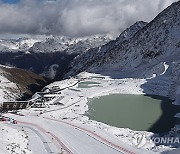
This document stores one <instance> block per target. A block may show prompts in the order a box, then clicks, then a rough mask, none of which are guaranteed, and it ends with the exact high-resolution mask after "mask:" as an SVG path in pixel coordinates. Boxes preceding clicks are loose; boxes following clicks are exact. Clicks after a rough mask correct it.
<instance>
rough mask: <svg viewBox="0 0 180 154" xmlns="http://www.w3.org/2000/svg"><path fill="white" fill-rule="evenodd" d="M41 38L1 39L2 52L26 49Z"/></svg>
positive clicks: (0, 47) (0, 49)
mask: <svg viewBox="0 0 180 154" xmlns="http://www.w3.org/2000/svg"><path fill="white" fill-rule="evenodd" d="M39 41H41V40H39V39H32V38H19V39H17V40H16V39H0V52H18V51H26V50H28V49H29V48H31V47H32V46H33V45H34V43H36V42H39Z"/></svg>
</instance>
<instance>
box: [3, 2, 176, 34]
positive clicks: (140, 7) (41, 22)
mask: <svg viewBox="0 0 180 154" xmlns="http://www.w3.org/2000/svg"><path fill="white" fill-rule="evenodd" d="M175 1H177V0H0V35H8V34H14V35H20V34H28V35H65V36H69V37H83V36H89V35H95V34H112V35H114V36H118V35H119V34H120V33H121V32H122V31H123V30H124V29H125V28H127V27H129V26H130V25H132V24H133V23H135V22H136V21H147V22H149V21H151V20H152V19H153V18H154V17H155V16H156V15H157V14H158V13H159V12H161V11H162V10H163V9H164V8H166V7H167V6H168V5H170V4H171V3H173V2H175Z"/></svg>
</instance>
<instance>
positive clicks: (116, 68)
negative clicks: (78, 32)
mask: <svg viewBox="0 0 180 154" xmlns="http://www.w3.org/2000/svg"><path fill="white" fill-rule="evenodd" d="M179 8H180V1H179V2H176V3H173V4H172V5H171V6H169V7H168V8H167V9H165V10H164V11H163V12H161V13H160V14H159V15H158V16H157V17H156V18H155V19H154V20H152V21H151V22H150V23H148V24H146V23H143V22H140V23H136V24H134V25H133V26H131V27H130V28H128V29H127V30H125V31H124V32H123V33H122V34H121V35H120V36H119V38H117V39H116V41H111V42H110V43H108V44H106V45H104V46H102V47H99V48H96V49H90V50H89V51H88V52H87V53H85V54H82V55H80V56H79V57H77V58H76V59H75V60H74V61H73V63H72V64H71V70H70V72H69V73H68V74H67V76H69V75H70V76H72V75H76V74H78V73H80V72H82V71H85V70H86V71H88V72H95V73H96V72H97V73H101V74H103V75H110V76H112V77H115V78H129V77H130V78H147V79H148V83H147V84H145V85H144V91H145V93H146V91H147V92H151V93H153V91H151V90H150V89H149V90H148V87H151V85H152V84H151V83H157V85H159V84H160V83H161V81H162V82H163V81H164V79H165V80H166V81H169V82H168V83H169V85H167V86H168V89H166V92H162V94H163V95H166V96H169V97H171V98H172V99H175V98H177V96H176V95H179V91H178V88H177V87H178V85H179V76H178V72H179V70H178V69H177V68H179V66H178V65H179V61H180V55H179V50H180V45H179V43H180V42H179V40H180V26H179V25H180V9H179ZM137 25H141V26H138V27H137ZM134 27H135V28H134ZM136 27H137V28H136ZM131 29H132V30H131ZM131 31H132V32H133V33H130V32H131ZM126 36H128V37H126ZM118 40H120V41H118ZM117 42H118V43H117ZM164 64H166V65H164ZM166 66H168V68H167V67H166ZM161 70H163V72H162V71H161ZM150 78H152V79H150ZM154 85H156V84H154ZM154 88H155V89H156V88H157V89H159V88H160V87H154ZM161 88H162V91H164V89H163V87H161ZM157 92H159V90H157ZM154 93H156V90H154ZM159 94H161V93H159ZM177 103H178V102H177V101H176V104H177ZM179 104H180V102H179Z"/></svg>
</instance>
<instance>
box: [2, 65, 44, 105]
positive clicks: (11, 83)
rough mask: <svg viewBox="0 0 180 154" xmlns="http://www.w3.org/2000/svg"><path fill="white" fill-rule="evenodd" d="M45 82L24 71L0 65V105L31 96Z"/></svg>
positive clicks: (39, 77)
mask: <svg viewBox="0 0 180 154" xmlns="http://www.w3.org/2000/svg"><path fill="white" fill-rule="evenodd" d="M46 83H47V81H46V79H44V78H43V77H41V76H39V75H36V74H34V73H32V72H28V71H25V70H21V69H17V68H13V67H7V66H3V65H0V103H2V102H3V101H14V100H17V99H20V98H23V97H27V96H31V95H32V94H33V93H34V92H35V91H36V90H38V89H39V90H40V89H41V88H42V87H43V86H44V85H46Z"/></svg>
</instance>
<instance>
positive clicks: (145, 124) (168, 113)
mask: <svg viewBox="0 0 180 154" xmlns="http://www.w3.org/2000/svg"><path fill="white" fill-rule="evenodd" d="M179 109H180V108H179V107H178V106H175V105H172V100H170V99H168V98H166V97H161V96H154V95H146V96H145V95H129V94H113V95H108V96H102V97H100V98H95V99H93V100H92V101H91V102H90V103H89V111H88V113H87V115H88V117H89V118H90V119H93V120H96V121H100V122H103V123H106V124H108V125H112V126H116V127H119V128H130V129H133V130H141V131H143V130H145V131H151V132H156V133H162V132H167V131H168V130H170V129H171V128H172V127H173V126H174V125H175V123H176V122H177V119H176V118H174V115H175V114H176V113H178V112H179V111H180V110H179Z"/></svg>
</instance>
